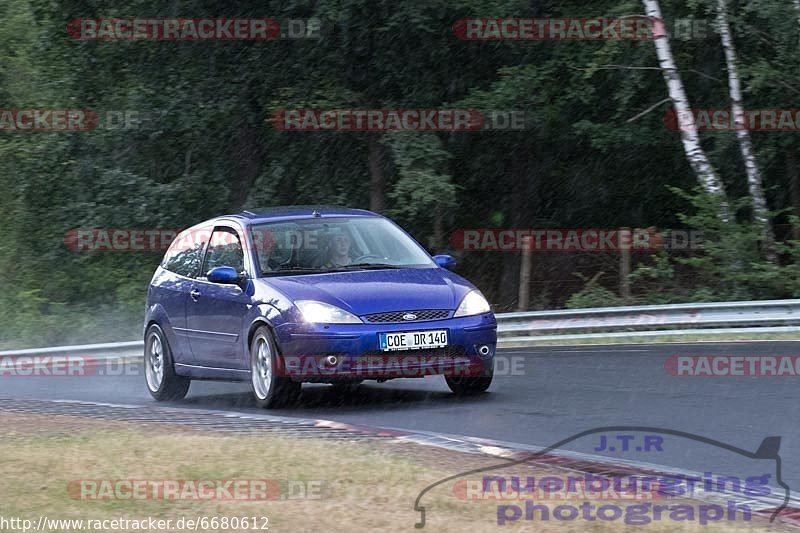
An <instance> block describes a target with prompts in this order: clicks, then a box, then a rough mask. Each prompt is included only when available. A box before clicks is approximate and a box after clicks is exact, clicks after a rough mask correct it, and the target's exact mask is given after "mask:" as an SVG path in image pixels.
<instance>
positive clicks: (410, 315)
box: [403, 313, 417, 320]
mask: <svg viewBox="0 0 800 533" xmlns="http://www.w3.org/2000/svg"><path fill="white" fill-rule="evenodd" d="M416 319H417V315H415V314H414V313H406V314H404V315H403V320H416Z"/></svg>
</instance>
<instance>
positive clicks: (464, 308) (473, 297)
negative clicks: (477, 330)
mask: <svg viewBox="0 0 800 533" xmlns="http://www.w3.org/2000/svg"><path fill="white" fill-rule="evenodd" d="M491 310H492V308H491V307H490V306H489V302H487V301H486V298H484V297H483V294H481V293H480V291H471V292H469V293H467V295H466V296H464V299H463V300H461V305H459V306H458V309H456V314H454V315H453V316H454V317H457V316H472V315H480V314H483V313H488V312H489V311H491Z"/></svg>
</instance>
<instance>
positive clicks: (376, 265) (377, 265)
mask: <svg viewBox="0 0 800 533" xmlns="http://www.w3.org/2000/svg"><path fill="white" fill-rule="evenodd" d="M370 268H375V269H379V268H391V269H401V268H405V267H403V266H401V265H390V264H388V263H355V264H352V265H345V266H343V267H339V268H337V269H336V270H363V269H370Z"/></svg>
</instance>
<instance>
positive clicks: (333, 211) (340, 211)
mask: <svg viewBox="0 0 800 533" xmlns="http://www.w3.org/2000/svg"><path fill="white" fill-rule="evenodd" d="M317 217H322V218H325V217H380V215H378V214H377V213H373V212H372V211H366V210H364V209H350V208H347V207H336V206H328V205H292V206H278V207H267V208H262V209H248V210H246V211H242V212H241V213H238V214H235V215H228V216H226V217H219V218H238V219H245V220H246V222H245V221H244V220H243V222H244V223H245V224H247V225H249V224H258V223H261V222H273V221H278V220H296V219H304V218H317Z"/></svg>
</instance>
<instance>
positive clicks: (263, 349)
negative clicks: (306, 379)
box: [250, 326, 301, 409]
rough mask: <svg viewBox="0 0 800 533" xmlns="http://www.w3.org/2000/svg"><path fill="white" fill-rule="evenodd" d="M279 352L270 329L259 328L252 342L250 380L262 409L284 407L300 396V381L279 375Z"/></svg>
mask: <svg viewBox="0 0 800 533" xmlns="http://www.w3.org/2000/svg"><path fill="white" fill-rule="evenodd" d="M277 352H278V351H277V349H276V347H275V341H274V340H273V339H272V333H271V332H270V331H269V329H267V328H266V327H264V326H262V327H260V328H258V330H256V333H255V335H253V340H252V342H251V343H250V376H251V379H250V381H251V384H252V385H253V395H254V396H255V399H256V403H257V404H258V406H259V407H261V408H262V409H271V408H276V407H283V406H284V405H286V404H289V403H293V402H295V401H296V400H297V398H298V397H299V396H300V387H301V385H300V383H296V382H294V381H292V380H291V378H285V377H279V376H278V365H277V360H278V353H277Z"/></svg>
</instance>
